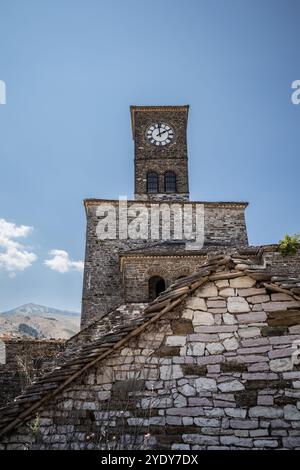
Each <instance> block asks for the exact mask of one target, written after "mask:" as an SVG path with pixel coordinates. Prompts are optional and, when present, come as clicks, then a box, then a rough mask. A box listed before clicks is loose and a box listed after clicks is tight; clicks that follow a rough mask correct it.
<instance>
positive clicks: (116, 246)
mask: <svg viewBox="0 0 300 470" xmlns="http://www.w3.org/2000/svg"><path fill="white" fill-rule="evenodd" d="M106 202H107V203H108V204H111V205H112V206H113V207H115V208H116V213H117V219H118V204H119V201H106ZM134 202H136V201H134ZM100 203H105V201H94V200H90V201H87V202H86V211H87V232H86V253H85V270H84V282H83V297H82V320H81V326H82V327H85V326H87V325H88V324H90V323H92V322H93V321H95V320H97V319H99V318H101V317H102V316H103V315H104V314H106V313H107V312H108V311H110V310H112V309H114V308H116V307H118V306H119V305H120V304H122V303H126V301H127V299H126V298H125V295H124V285H123V277H122V273H121V272H120V265H119V252H120V251H126V250H129V249H134V248H143V247H146V246H151V245H153V246H155V245H156V244H157V240H153V241H151V240H150V238H149V237H150V234H149V236H148V238H147V239H145V240H144V239H140V240H132V239H123V240H122V239H121V240H120V239H119V238H117V239H113V240H111V239H106V240H98V237H97V233H96V228H97V225H98V222H99V220H100V218H99V217H98V216H97V207H98V205H100ZM131 203H133V201H131V202H129V206H130V204H131ZM142 204H143V205H144V206H145V207H146V208H148V209H149V208H150V207H151V205H155V203H154V202H152V203H150V202H143V203H142ZM156 204H159V203H156ZM170 204H171V203H170ZM178 204H182V203H178ZM185 204H193V203H185ZM204 207H205V220H204V223H205V243H208V244H217V245H223V246H224V247H226V246H227V247H229V246H236V247H239V246H244V245H247V244H248V240H247V230H246V223H245V216H244V210H245V205H244V204H238V203H237V204H230V203H220V204H216V203H204ZM161 224H162V222H161V221H160V228H161ZM171 236H172V233H171Z"/></svg>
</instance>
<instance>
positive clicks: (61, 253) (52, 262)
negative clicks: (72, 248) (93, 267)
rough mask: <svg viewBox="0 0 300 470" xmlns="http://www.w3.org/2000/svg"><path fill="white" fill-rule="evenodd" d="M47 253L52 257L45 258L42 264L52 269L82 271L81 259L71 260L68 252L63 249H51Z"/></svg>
mask: <svg viewBox="0 0 300 470" xmlns="http://www.w3.org/2000/svg"><path fill="white" fill-rule="evenodd" d="M49 255H50V256H52V259H46V260H45V262H44V264H45V265H46V266H48V268H51V269H53V271H58V272H59V273H68V272H69V271H80V272H82V271H83V261H72V260H71V258H70V256H69V253H68V252H67V251H65V250H51V251H49Z"/></svg>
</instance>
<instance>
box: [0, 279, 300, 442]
mask: <svg viewBox="0 0 300 470" xmlns="http://www.w3.org/2000/svg"><path fill="white" fill-rule="evenodd" d="M210 279H211V282H209V283H208V284H205V285H204V286H202V287H200V288H199V289H198V290H197V291H195V293H194V295H193V296H192V297H189V298H188V299H187V300H186V301H185V303H184V304H181V305H180V306H179V307H177V308H176V309H175V310H173V311H171V312H169V313H167V314H166V315H165V316H163V317H161V319H160V320H158V321H157V322H156V323H154V324H153V325H151V326H148V328H147V329H146V330H145V331H144V332H143V333H142V334H140V336H138V337H137V338H136V339H132V340H131V341H130V342H129V343H127V344H126V345H125V346H124V347H123V348H122V349H121V350H120V351H116V352H115V353H114V354H113V355H112V356H110V357H109V358H108V359H106V360H105V361H104V362H103V363H101V365H99V366H98V367H97V368H96V367H95V368H94V369H92V370H90V371H89V372H87V373H86V375H85V376H83V377H81V378H80V379H77V381H76V382H74V383H72V384H71V385H70V386H69V388H67V389H66V390H65V391H64V392H63V393H62V394H61V395H60V396H58V397H57V398H56V400H55V401H53V402H52V403H50V404H48V405H46V406H45V407H44V409H42V410H41V411H40V412H39V432H38V435H35V436H33V435H30V433H28V426H23V427H21V428H19V429H18V430H17V431H14V432H13V433H12V434H11V435H10V436H6V437H5V438H4V439H3V440H2V443H1V446H2V448H16V447H17V448H24V447H26V446H27V447H29V448H39V449H47V448H54V449H56V448H57V449H64V448H73V449H86V448H90V449H93V448H102V449H105V448H114V447H115V448H130V446H132V447H133V448H135V449H137V448H152V449H174V450H176V449H181V450H189V449H191V450H196V449H300V367H299V363H298V359H299V355H298V352H299V342H300V302H299V301H298V300H295V298H294V297H293V296H291V295H288V294H283V293H271V292H270V291H267V290H266V289H265V287H263V285H262V283H260V282H259V281H255V280H254V279H252V278H251V277H249V276H247V275H244V276H243V275H241V273H237V272H227V273H226V272H221V273H216V274H215V275H212V276H210ZM33 423H34V420H33V421H32V423H31V424H33Z"/></svg>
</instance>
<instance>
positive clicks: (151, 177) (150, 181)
mask: <svg viewBox="0 0 300 470" xmlns="http://www.w3.org/2000/svg"><path fill="white" fill-rule="evenodd" d="M147 193H158V176H157V173H154V171H151V172H150V173H148V175H147Z"/></svg>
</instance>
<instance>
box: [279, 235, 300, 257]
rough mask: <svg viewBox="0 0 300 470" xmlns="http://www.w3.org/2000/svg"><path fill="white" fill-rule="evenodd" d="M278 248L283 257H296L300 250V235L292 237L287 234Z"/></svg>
mask: <svg viewBox="0 0 300 470" xmlns="http://www.w3.org/2000/svg"><path fill="white" fill-rule="evenodd" d="M278 248H279V251H280V253H281V254H282V255H283V256H288V255H294V254H295V253H297V250H299V249H300V234H299V233H295V234H294V235H291V236H290V235H288V234H286V235H285V236H284V238H283V240H280V241H279V243H278Z"/></svg>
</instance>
